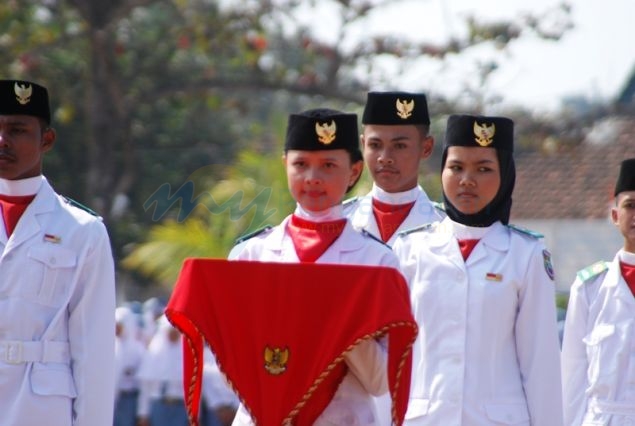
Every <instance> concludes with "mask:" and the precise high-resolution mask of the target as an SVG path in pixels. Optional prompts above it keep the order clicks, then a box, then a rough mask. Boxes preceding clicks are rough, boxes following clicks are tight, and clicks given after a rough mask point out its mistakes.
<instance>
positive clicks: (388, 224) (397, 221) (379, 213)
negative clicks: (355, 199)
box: [373, 198, 415, 242]
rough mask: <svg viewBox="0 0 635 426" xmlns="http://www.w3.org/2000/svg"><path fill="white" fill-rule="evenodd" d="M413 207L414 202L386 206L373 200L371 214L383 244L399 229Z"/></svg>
mask: <svg viewBox="0 0 635 426" xmlns="http://www.w3.org/2000/svg"><path fill="white" fill-rule="evenodd" d="M414 205H415V202H414V201H413V202H411V203H406V204H386V203H382V202H381V201H378V200H376V199H375V198H373V214H374V215H375V220H376V221H377V227H378V228H379V234H380V236H381V239H382V240H383V241H384V242H386V241H388V240H389V239H390V237H392V235H393V234H394V233H395V231H397V229H399V226H400V225H401V224H402V222H403V221H404V220H405V219H406V217H407V216H408V214H409V213H410V210H412V206H414Z"/></svg>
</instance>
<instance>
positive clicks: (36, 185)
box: [0, 175, 44, 197]
mask: <svg viewBox="0 0 635 426" xmlns="http://www.w3.org/2000/svg"><path fill="white" fill-rule="evenodd" d="M42 182H44V176H42V175H38V176H34V177H30V178H26V179H18V180H8V179H0V194H2V195H8V196H14V197H20V196H26V195H35V194H37V192H38V191H39V190H40V188H41V187H42Z"/></svg>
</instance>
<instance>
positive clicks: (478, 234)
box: [447, 220, 496, 240]
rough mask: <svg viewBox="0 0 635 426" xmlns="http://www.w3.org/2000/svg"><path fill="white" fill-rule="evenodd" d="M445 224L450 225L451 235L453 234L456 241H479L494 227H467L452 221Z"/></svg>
mask: <svg viewBox="0 0 635 426" xmlns="http://www.w3.org/2000/svg"><path fill="white" fill-rule="evenodd" d="M447 223H449V224H450V226H451V229H452V234H454V236H455V237H456V239H457V240H480V239H481V238H483V237H484V236H485V234H487V233H488V232H489V230H490V229H492V226H494V224H492V225H490V226H487V227H476V226H467V225H463V224H462V223H457V222H454V221H452V220H448V221H447ZM495 223H496V222H495Z"/></svg>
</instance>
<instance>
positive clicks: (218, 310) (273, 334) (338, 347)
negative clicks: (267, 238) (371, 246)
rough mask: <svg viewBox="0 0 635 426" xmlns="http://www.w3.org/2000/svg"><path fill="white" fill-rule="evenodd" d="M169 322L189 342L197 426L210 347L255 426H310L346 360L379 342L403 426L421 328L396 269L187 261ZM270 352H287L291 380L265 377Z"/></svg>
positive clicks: (191, 409) (188, 371)
mask: <svg viewBox="0 0 635 426" xmlns="http://www.w3.org/2000/svg"><path fill="white" fill-rule="evenodd" d="M386 301H390V303H386ZM166 315H167V317H168V319H169V320H170V321H171V322H172V324H174V325H175V326H176V327H177V328H178V329H179V330H181V332H183V334H184V336H185V337H186V339H184V341H185V343H184V388H185V396H186V402H187V407H188V413H189V415H190V422H191V423H192V424H193V425H197V421H196V420H195V419H197V418H198V408H199V401H200V392H201V374H202V362H203V344H204V343H203V342H204V341H205V342H207V344H208V345H209V346H210V348H211V349H212V351H213V352H214V354H215V355H216V359H217V363H218V365H219V368H220V369H221V370H222V371H223V372H224V373H225V374H226V376H227V377H228V379H229V381H230V383H231V384H232V386H233V387H234V389H235V391H236V392H237V394H238V396H239V397H240V399H241V401H242V402H243V404H244V405H245V407H246V408H247V410H248V411H249V412H250V413H251V415H252V417H253V419H254V421H255V423H256V424H257V425H262V426H279V425H281V424H283V423H285V421H290V423H289V424H293V425H300V426H303V425H310V424H313V422H314V421H315V419H316V418H317V417H318V416H319V415H320V413H321V412H322V411H323V410H324V408H325V407H326V406H327V405H328V403H329V402H330V400H331V398H332V397H333V394H334V392H335V390H336V389H337V386H338V385H339V383H340V382H341V380H342V379H343V377H344V375H345V374H346V371H347V370H346V369H347V367H346V364H345V362H344V359H343V357H342V355H343V353H344V352H346V351H347V350H348V349H350V348H351V347H352V346H353V345H354V344H355V343H356V342H358V341H360V339H368V338H374V337H379V336H380V335H383V334H388V336H389V348H388V378H389V386H390V393H391V396H392V398H393V410H392V416H393V420H394V421H395V423H396V424H397V425H400V424H402V422H403V418H404V415H405V411H406V407H407V404H408V394H409V389H410V373H411V363H412V358H411V357H412V353H411V349H412V344H413V342H414V340H415V338H416V335H417V325H416V322H415V320H414V318H413V316H412V313H411V308H410V300H409V296H408V288H407V285H406V282H405V280H404V278H403V276H402V275H401V274H400V273H399V272H398V271H397V270H395V269H392V268H386V267H373V266H356V265H355V266H354V265H329V264H314V263H268V262H247V261H226V260H220V259H186V260H185V262H184V264H183V268H182V269H181V272H180V274H179V278H178V280H177V283H176V286H175V288H174V291H173V293H172V296H171V297H170V300H169V302H168V306H167V308H166ZM266 348H270V349H276V348H280V349H283V350H285V349H288V354H289V356H288V360H287V363H286V371H284V372H283V373H281V374H278V375H273V374H271V373H269V372H268V371H267V370H266V369H265V357H264V353H265V349H266ZM285 424H286V423H285Z"/></svg>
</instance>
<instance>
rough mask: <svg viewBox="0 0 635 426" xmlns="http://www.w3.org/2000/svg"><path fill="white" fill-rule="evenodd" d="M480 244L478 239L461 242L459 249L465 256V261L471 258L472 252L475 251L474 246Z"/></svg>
mask: <svg viewBox="0 0 635 426" xmlns="http://www.w3.org/2000/svg"><path fill="white" fill-rule="evenodd" d="M478 242H479V240H478V239H476V240H459V249H460V250H461V254H462V255H463V260H467V258H468V257H470V254H471V253H472V250H474V246H476V244H477V243H478Z"/></svg>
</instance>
